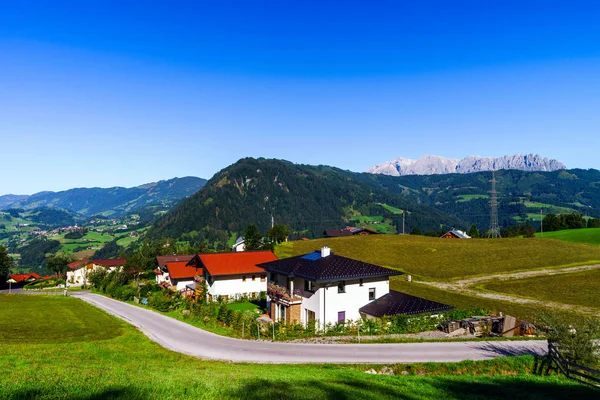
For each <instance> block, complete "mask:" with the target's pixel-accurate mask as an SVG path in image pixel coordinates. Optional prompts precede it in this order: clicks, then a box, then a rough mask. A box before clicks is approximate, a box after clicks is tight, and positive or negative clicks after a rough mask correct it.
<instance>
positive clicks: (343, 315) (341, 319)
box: [338, 311, 346, 324]
mask: <svg viewBox="0 0 600 400" xmlns="http://www.w3.org/2000/svg"><path fill="white" fill-rule="evenodd" d="M344 322H346V311H339V312H338V323H340V324H343V323H344Z"/></svg>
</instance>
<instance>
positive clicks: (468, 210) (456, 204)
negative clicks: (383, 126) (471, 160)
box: [348, 169, 600, 230]
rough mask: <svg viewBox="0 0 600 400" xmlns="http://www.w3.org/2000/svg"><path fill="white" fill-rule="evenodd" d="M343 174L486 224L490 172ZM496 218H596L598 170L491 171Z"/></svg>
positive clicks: (599, 212) (599, 213) (510, 221)
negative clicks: (577, 214) (496, 200)
mask: <svg viewBox="0 0 600 400" xmlns="http://www.w3.org/2000/svg"><path fill="white" fill-rule="evenodd" d="M348 175H350V176H352V177H353V178H354V179H358V180H360V181H361V182H364V183H366V184H368V185H370V186H371V187H373V188H377V189H385V190H387V191H388V192H389V193H391V194H399V195H402V196H404V197H405V198H407V199H411V200H413V201H417V202H420V203H422V204H427V205H430V206H433V207H435V208H437V209H438V210H440V211H442V212H444V213H446V214H449V215H454V216H456V217H457V218H459V219H461V220H463V221H466V222H468V223H469V224H471V223H474V224H476V225H477V226H478V227H479V229H480V230H482V229H487V228H488V227H489V205H488V201H489V190H490V183H489V180H490V179H491V172H477V173H470V174H446V175H407V176H387V175H373V174H368V173H364V174H355V173H350V172H348ZM496 180H497V191H498V198H499V219H500V225H501V226H502V227H508V226H511V225H515V224H516V223H517V222H527V221H529V222H531V223H533V224H534V226H536V227H537V226H538V225H539V219H540V209H543V210H544V214H549V213H553V214H564V213H572V212H580V213H582V214H584V215H588V216H591V217H600V171H598V170H594V169H590V170H582V169H573V170H567V171H564V170H563V171H554V172H526V171H516V170H503V171H497V172H496Z"/></svg>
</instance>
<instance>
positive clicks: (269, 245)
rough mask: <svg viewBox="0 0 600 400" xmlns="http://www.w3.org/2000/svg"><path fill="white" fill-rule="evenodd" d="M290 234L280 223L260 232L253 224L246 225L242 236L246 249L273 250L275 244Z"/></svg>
mask: <svg viewBox="0 0 600 400" xmlns="http://www.w3.org/2000/svg"><path fill="white" fill-rule="evenodd" d="M289 234H290V229H289V228H288V227H287V226H285V225H282V224H275V225H273V227H272V228H271V229H269V230H268V231H267V232H266V233H264V234H261V233H260V230H259V229H258V227H257V226H256V225H254V224H250V225H248V227H247V228H246V229H245V230H244V232H243V234H242V237H243V238H244V244H245V246H246V250H273V248H274V247H275V245H277V244H278V243H281V242H284V241H285V240H286V238H287V237H288V236H289Z"/></svg>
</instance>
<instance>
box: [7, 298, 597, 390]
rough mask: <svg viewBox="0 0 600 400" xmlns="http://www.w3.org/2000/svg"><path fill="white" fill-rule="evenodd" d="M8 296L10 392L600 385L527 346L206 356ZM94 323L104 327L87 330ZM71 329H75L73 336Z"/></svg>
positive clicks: (69, 307)
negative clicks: (382, 358) (395, 353)
mask: <svg viewBox="0 0 600 400" xmlns="http://www.w3.org/2000/svg"><path fill="white" fill-rule="evenodd" d="M0 301H1V302H2V303H1V305H2V307H0V321H5V320H9V319H12V320H13V321H12V322H14V319H15V318H19V319H20V320H21V321H22V323H21V324H20V325H19V326H20V328H19V329H11V330H9V331H5V329H4V328H5V326H2V329H1V330H0V332H2V334H3V337H2V340H0V365H2V366H3V372H2V374H0V398H2V399H28V398H40V399H54V398H75V399H105V398H109V399H111V398H112V399H175V398H177V399H179V398H201V399H206V398H210V399H212V398H219V399H230V398H233V399H237V398H244V399H265V398H266V399H312V398H315V399H323V398H329V399H337V398H340V399H354V398H364V399H385V398H394V399H412V400H417V399H434V398H437V399H442V398H443V399H506V398H530V399H562V398H593V397H594V396H595V395H596V396H597V394H598V392H596V391H594V390H593V389H591V388H588V387H585V386H580V385H577V384H575V383H574V382H572V381H568V380H567V379H565V378H563V377H560V376H557V375H551V376H537V375H533V374H532V370H533V368H534V363H535V360H534V359H533V357H527V356H526V357H516V358H503V359H497V360H491V361H484V362H462V363H454V364H433V363H430V364H416V365H394V366H391V369H392V370H393V371H394V372H395V373H397V374H398V375H390V376H388V375H370V374H366V373H365V372H364V371H365V370H366V369H368V368H373V367H374V368H376V369H380V368H381V367H378V366H366V365H343V366H339V365H256V364H232V363H226V362H216V361H205V360H200V359H195V358H192V357H189V356H185V355H182V354H177V353H173V352H171V351H168V350H165V349H163V348H161V347H160V346H159V345H158V344H156V343H154V342H151V341H150V340H149V339H147V338H146V337H145V336H144V335H142V334H141V333H140V332H139V331H137V330H136V329H135V328H133V327H132V326H130V325H127V324H125V323H124V322H121V321H119V320H116V319H115V318H113V317H111V316H108V315H106V314H104V313H103V312H101V311H99V310H96V309H94V308H93V307H92V306H90V305H87V304H85V303H83V302H81V301H79V300H76V299H69V298H62V297H57V298H51V297H47V296H36V297H33V296H4V297H2V296H0ZM47 309H48V310H50V311H46V310H47ZM81 314H85V315H90V316H91V317H81V316H80V315H81ZM44 317H51V318H47V319H45V318H44ZM95 319H96V320H99V321H100V320H101V321H102V323H101V324H98V323H95V322H94V320H95ZM39 324H42V325H43V328H44V332H43V335H42V334H41V329H39V328H37V325H39ZM103 326H105V327H106V328H104V329H103V328H102V327H103ZM67 327H68V329H67ZM32 330H33V331H34V332H37V331H40V333H36V334H34V335H33V338H35V337H39V336H43V337H44V338H45V340H44V342H39V341H38V342H36V341H32V340H31V339H29V337H31V334H30V333H31V331H32ZM90 331H98V332H99V333H98V334H96V335H95V336H89V332H90ZM66 332H71V333H70V337H68V338H67V339H65V337H64V334H65V333H66ZM81 338H85V340H84V341H82V340H79V339H81ZM401 372H404V373H405V375H402V374H400V373H401Z"/></svg>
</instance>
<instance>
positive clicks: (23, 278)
mask: <svg viewBox="0 0 600 400" xmlns="http://www.w3.org/2000/svg"><path fill="white" fill-rule="evenodd" d="M8 279H13V280H14V281H15V282H16V284H18V285H19V284H20V285H25V284H27V283H29V282H33V281H36V280H38V279H42V277H41V276H40V275H38V274H36V273H35V272H28V273H24V274H12V275H10V276H9V277H8Z"/></svg>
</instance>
